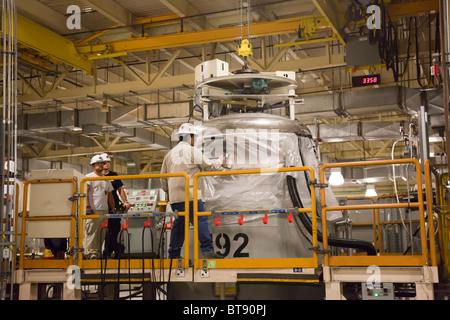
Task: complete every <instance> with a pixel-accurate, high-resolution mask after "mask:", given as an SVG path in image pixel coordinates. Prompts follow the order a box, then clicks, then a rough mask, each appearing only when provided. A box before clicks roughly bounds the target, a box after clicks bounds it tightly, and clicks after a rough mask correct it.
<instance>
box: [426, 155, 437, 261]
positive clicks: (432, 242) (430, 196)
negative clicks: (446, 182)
mask: <svg viewBox="0 0 450 320" xmlns="http://www.w3.org/2000/svg"><path fill="white" fill-rule="evenodd" d="M424 169H425V170H424V171H425V172H424V173H425V191H426V195H427V213H428V228H429V232H428V233H429V235H430V256H431V265H432V266H436V265H437V261H436V242H435V239H434V222H433V194H432V185H431V176H430V175H431V172H430V171H431V170H430V160H429V159H426V160H425V164H424Z"/></svg>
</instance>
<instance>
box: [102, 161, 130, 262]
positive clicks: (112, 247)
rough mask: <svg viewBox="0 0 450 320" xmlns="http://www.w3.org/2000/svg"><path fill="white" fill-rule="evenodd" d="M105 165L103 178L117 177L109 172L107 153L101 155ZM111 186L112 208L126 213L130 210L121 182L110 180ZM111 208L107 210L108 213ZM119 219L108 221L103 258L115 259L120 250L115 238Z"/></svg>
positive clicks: (118, 230) (114, 173)
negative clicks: (112, 256)
mask: <svg viewBox="0 0 450 320" xmlns="http://www.w3.org/2000/svg"><path fill="white" fill-rule="evenodd" d="M101 156H102V158H103V160H104V161H105V164H104V165H103V175H104V176H118V174H117V172H114V171H112V170H110V168H111V158H110V157H109V155H108V154H107V153H102V154H101ZM111 184H112V186H113V188H114V190H113V192H112V195H113V198H114V206H115V207H114V208H115V210H116V212H119V211H121V212H126V211H127V210H128V209H130V207H131V206H130V204H129V202H128V199H127V194H126V192H125V189H124V188H123V183H122V180H111ZM111 209H112V208H109V211H110V213H111V212H112V210H111ZM120 220H121V219H120V218H109V219H108V232H107V233H106V239H105V250H104V252H103V255H104V256H105V257H111V255H112V254H114V255H115V257H117V256H118V254H119V251H120V250H121V245H120V244H119V242H118V241H117V236H118V235H119V232H120ZM122 249H123V248H122Z"/></svg>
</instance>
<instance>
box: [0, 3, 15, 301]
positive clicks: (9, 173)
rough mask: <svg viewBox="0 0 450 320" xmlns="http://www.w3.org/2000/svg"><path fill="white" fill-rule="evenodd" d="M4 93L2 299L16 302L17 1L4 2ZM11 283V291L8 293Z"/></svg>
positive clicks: (0, 211)
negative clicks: (14, 288) (14, 297)
mask: <svg viewBox="0 0 450 320" xmlns="http://www.w3.org/2000/svg"><path fill="white" fill-rule="evenodd" d="M1 5H2V7H1V9H2V12H1V14H2V17H1V18H2V25H1V27H2V37H3V39H2V46H3V50H2V51H1V54H2V60H3V92H2V98H3V99H2V100H3V101H2V104H3V108H2V109H3V110H2V111H3V112H2V125H1V133H0V138H1V140H0V159H1V163H2V168H0V169H1V174H0V176H1V179H0V181H1V185H0V187H1V189H2V193H3V197H2V203H1V205H0V300H5V299H7V298H8V296H9V299H11V300H12V299H13V283H14V267H15V255H14V252H15V250H14V246H15V243H14V239H15V234H14V227H15V225H16V221H14V217H15V214H14V213H15V201H14V199H15V197H16V194H15V191H16V187H15V179H16V174H17V163H18V161H17V160H18V159H17V11H16V1H15V0H2V2H1ZM8 284H9V290H8Z"/></svg>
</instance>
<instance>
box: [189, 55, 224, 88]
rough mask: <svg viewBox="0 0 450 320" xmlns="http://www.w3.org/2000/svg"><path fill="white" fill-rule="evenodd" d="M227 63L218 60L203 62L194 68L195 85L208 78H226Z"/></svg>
mask: <svg viewBox="0 0 450 320" xmlns="http://www.w3.org/2000/svg"><path fill="white" fill-rule="evenodd" d="M228 75H229V72H228V63H227V62H225V61H222V60H219V59H213V60H208V61H205V62H203V63H201V64H199V65H198V66H196V67H195V84H198V83H200V82H203V81H205V80H206V79H208V78H214V77H222V76H228Z"/></svg>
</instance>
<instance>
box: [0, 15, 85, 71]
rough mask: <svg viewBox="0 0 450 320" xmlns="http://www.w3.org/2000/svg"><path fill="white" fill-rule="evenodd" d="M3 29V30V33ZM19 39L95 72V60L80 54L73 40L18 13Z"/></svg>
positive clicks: (50, 54)
mask: <svg viewBox="0 0 450 320" xmlns="http://www.w3.org/2000/svg"><path fill="white" fill-rule="evenodd" d="M3 31H4V30H1V32H2V34H3V33H4V32H3ZM6 34H8V30H6ZM17 41H18V42H19V43H20V44H22V45H24V46H26V47H29V48H31V49H34V50H36V51H38V52H40V53H42V54H44V55H48V56H50V57H52V58H54V59H57V60H59V61H61V62H63V63H66V64H68V65H71V66H73V67H75V68H77V69H80V70H83V71H85V72H86V73H88V74H90V75H92V74H93V71H92V67H93V62H92V61H90V60H89V59H88V58H87V57H85V56H83V55H81V54H79V53H78V52H77V50H76V48H75V45H74V44H73V42H72V41H70V40H67V39H66V38H64V37H62V36H60V35H58V34H56V33H55V32H53V31H51V30H49V29H47V28H45V27H43V26H41V25H39V24H37V23H35V22H33V21H31V20H29V19H27V18H25V17H23V16H21V15H17Z"/></svg>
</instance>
